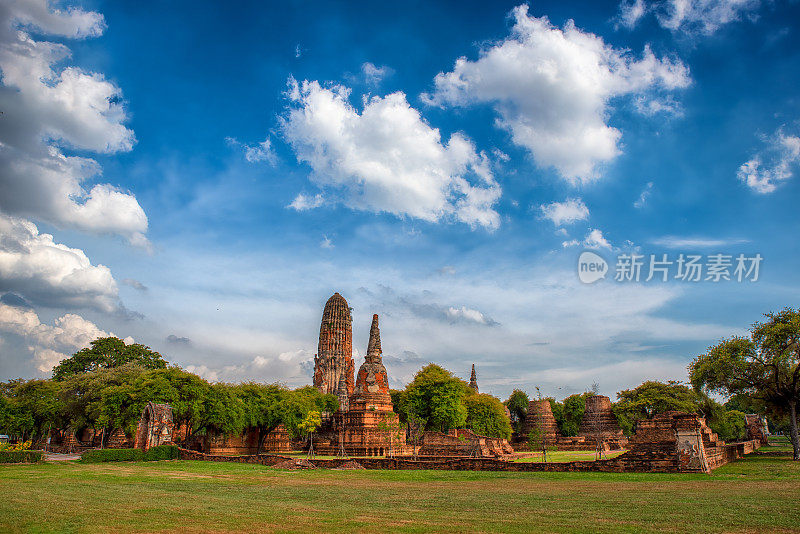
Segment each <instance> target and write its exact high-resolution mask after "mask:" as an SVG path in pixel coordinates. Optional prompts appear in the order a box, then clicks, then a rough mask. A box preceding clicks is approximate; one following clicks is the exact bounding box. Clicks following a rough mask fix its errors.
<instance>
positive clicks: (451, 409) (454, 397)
mask: <svg viewBox="0 0 800 534" xmlns="http://www.w3.org/2000/svg"><path fill="white" fill-rule="evenodd" d="M470 394H474V392H473V391H472V390H471V389H470V388H469V385H468V384H467V383H466V382H464V381H463V380H461V379H460V378H457V377H455V376H453V374H452V373H451V372H450V371H447V370H445V369H443V368H441V367H439V366H438V365H435V364H428V365H426V366H425V367H423V368H422V369H420V370H419V371H418V372H417V374H416V375H414V380H412V381H411V383H410V384H408V386H406V414H407V416H409V417H410V416H412V414H413V417H414V419H415V420H417V421H425V429H426V430H439V431H441V432H447V431H448V430H450V429H451V428H460V427H463V426H464V423H465V422H466V420H467V409H466V407H465V406H464V403H463V402H462V401H463V399H464V398H465V397H467V396H468V395H470Z"/></svg>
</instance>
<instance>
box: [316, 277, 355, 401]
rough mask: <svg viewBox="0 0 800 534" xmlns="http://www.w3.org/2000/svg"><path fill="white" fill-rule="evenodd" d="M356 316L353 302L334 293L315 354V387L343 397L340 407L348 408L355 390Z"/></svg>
mask: <svg viewBox="0 0 800 534" xmlns="http://www.w3.org/2000/svg"><path fill="white" fill-rule="evenodd" d="M354 368H355V364H354V363H353V318H352V316H351V315H350V306H348V304H347V301H346V300H345V299H344V297H343V296H341V295H340V294H339V293H334V294H333V296H332V297H331V298H329V299H328V302H326V303H325V309H324V310H323V311H322V323H321V324H320V327H319V346H318V349H317V355H316V356H315V357H314V387H315V388H317V389H319V390H320V391H321V392H322V393H333V394H334V395H336V396H337V397H338V398H339V409H340V411H343V412H346V411H347V409H348V406H347V405H348V401H349V399H350V396H351V395H352V394H353V389H354V384H353V371H354Z"/></svg>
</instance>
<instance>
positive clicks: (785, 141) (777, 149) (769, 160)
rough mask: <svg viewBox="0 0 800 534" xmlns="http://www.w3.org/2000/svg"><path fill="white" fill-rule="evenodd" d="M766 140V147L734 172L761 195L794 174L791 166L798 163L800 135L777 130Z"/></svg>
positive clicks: (771, 190)
mask: <svg viewBox="0 0 800 534" xmlns="http://www.w3.org/2000/svg"><path fill="white" fill-rule="evenodd" d="M766 142H767V147H766V148H765V149H764V150H762V151H761V152H759V153H758V154H756V155H755V156H753V157H752V158H750V159H749V160H748V161H746V162H745V163H743V164H742V165H741V166H740V167H739V170H738V172H737V173H736V175H737V177H738V178H739V180H741V181H742V182H743V183H744V184H746V185H747V187H749V188H750V189H752V190H753V191H755V192H756V193H760V194H762V195H763V194H767V193H772V192H774V191H775V190H776V189H777V188H778V186H779V185H780V184H781V183H783V182H785V181H786V180H789V179H790V178H791V177H792V176H794V171H793V168H794V167H796V166H797V164H798V163H800V137H797V136H794V135H786V134H784V133H783V131H782V130H778V131H777V132H776V133H775V135H773V136H772V137H771V138H769V139H766Z"/></svg>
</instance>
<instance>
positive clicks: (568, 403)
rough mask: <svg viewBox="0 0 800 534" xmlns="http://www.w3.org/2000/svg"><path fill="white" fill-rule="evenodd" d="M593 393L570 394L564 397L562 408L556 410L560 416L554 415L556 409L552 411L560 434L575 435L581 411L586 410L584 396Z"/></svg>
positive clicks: (578, 427)
mask: <svg viewBox="0 0 800 534" xmlns="http://www.w3.org/2000/svg"><path fill="white" fill-rule="evenodd" d="M592 395H594V393H591V392H587V393H579V394H575V395H570V396H569V397H567V398H566V399H564V402H563V403H562V404H563V408H562V409H560V410H557V411H559V412H561V417H560V421H559V417H557V416H556V410H554V411H553V416H554V417H555V418H556V424H558V429H559V431H560V432H561V435H562V436H577V435H578V430H580V427H581V420H582V419H583V412H585V411H586V398H587V397H591V396H592ZM551 406H552V403H551Z"/></svg>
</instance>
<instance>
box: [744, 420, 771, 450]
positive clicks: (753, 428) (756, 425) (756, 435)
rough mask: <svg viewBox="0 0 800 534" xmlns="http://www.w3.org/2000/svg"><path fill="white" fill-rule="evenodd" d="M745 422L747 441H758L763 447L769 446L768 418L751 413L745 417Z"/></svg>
mask: <svg viewBox="0 0 800 534" xmlns="http://www.w3.org/2000/svg"><path fill="white" fill-rule="evenodd" d="M745 421H746V422H747V439H757V440H758V441H760V442H761V444H762V445H769V440H768V439H767V436H769V427H768V426H767V418H766V417H764V416H763V415H758V414H757V413H749V414H747V415H745Z"/></svg>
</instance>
